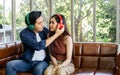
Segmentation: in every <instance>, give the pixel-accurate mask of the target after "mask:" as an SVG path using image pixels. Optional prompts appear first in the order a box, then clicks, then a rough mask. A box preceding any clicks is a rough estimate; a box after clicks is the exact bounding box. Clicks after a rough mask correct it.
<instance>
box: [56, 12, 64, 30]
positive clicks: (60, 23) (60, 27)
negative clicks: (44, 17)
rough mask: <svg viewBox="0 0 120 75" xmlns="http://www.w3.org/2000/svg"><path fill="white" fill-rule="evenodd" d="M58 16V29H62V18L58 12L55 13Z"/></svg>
mask: <svg viewBox="0 0 120 75" xmlns="http://www.w3.org/2000/svg"><path fill="white" fill-rule="evenodd" d="M56 15H57V16H58V17H59V19H60V22H59V23H58V24H59V25H60V26H59V29H62V28H63V20H62V17H61V15H60V14H56Z"/></svg>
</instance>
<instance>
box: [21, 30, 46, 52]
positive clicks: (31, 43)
mask: <svg viewBox="0 0 120 75" xmlns="http://www.w3.org/2000/svg"><path fill="white" fill-rule="evenodd" d="M45 36H46V34H45ZM20 38H21V41H22V42H23V45H24V46H25V47H29V48H31V50H41V49H45V48H46V38H45V39H44V40H41V41H40V42H37V41H36V36H35V34H34V33H31V32H29V31H22V32H20Z"/></svg>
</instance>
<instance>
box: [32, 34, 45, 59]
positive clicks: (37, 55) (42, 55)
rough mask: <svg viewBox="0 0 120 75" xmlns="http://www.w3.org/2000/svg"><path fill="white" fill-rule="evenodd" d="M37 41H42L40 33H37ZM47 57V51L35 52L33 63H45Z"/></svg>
mask: <svg viewBox="0 0 120 75" xmlns="http://www.w3.org/2000/svg"><path fill="white" fill-rule="evenodd" d="M36 39H37V42H40V41H41V38H40V36H39V33H36ZM45 57H46V53H45V50H43V49H41V50H39V51H37V50H35V52H34V55H33V58H32V61H43V60H44V58H45Z"/></svg>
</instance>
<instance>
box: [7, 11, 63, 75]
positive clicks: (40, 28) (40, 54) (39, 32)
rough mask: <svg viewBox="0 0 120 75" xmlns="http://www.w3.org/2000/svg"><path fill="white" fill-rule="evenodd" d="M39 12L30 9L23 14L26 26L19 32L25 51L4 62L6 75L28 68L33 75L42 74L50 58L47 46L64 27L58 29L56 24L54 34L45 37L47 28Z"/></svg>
mask: <svg viewBox="0 0 120 75" xmlns="http://www.w3.org/2000/svg"><path fill="white" fill-rule="evenodd" d="M41 14H42V13H41V11H31V12H30V13H28V14H27V15H26V16H25V23H26V25H27V27H26V28H25V29H23V30H22V31H21V32H20V38H21V41H22V43H23V46H24V50H25V51H24V53H23V54H22V56H21V57H20V59H19V60H13V61H10V62H8V63H7V64H6V75H16V73H17V72H25V71H29V70H31V71H32V72H33V75H43V72H44V70H45V69H46V68H47V66H48V62H49V60H50V58H49V53H48V51H47V46H48V45H50V44H51V43H52V42H53V41H54V40H55V39H56V38H57V37H58V36H59V35H60V34H62V33H63V32H64V28H62V29H59V25H58V27H57V30H56V32H55V34H54V35H53V36H51V37H50V38H48V39H47V34H48V29H47V28H45V27H44V23H43V17H42V15H41Z"/></svg>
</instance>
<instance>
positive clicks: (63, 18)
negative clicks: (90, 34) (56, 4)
mask: <svg viewBox="0 0 120 75" xmlns="http://www.w3.org/2000/svg"><path fill="white" fill-rule="evenodd" d="M58 15H60V16H61V18H62V22H63V23H62V24H63V25H64V28H65V30H64V32H63V33H62V35H60V36H65V35H70V33H69V31H68V27H67V24H66V19H65V17H64V16H63V15H62V14H54V15H53V16H51V18H53V17H54V18H55V20H56V22H57V23H60V17H59V16H58ZM51 18H50V20H51ZM50 20H49V23H50ZM49 32H50V31H49ZM52 35H53V34H52Z"/></svg>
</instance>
